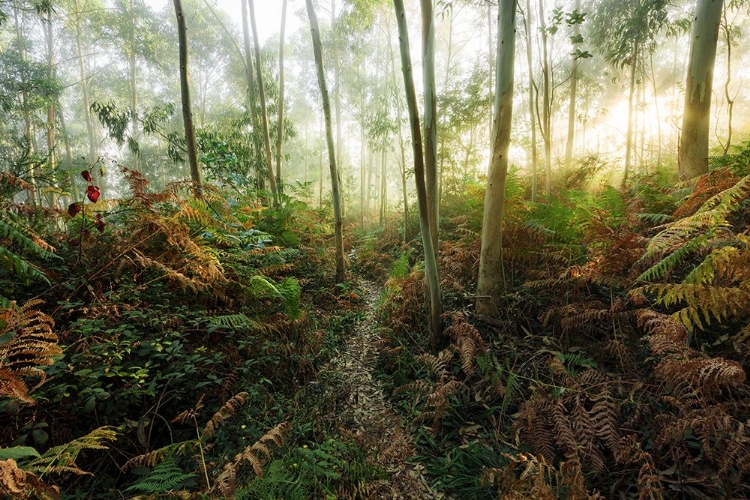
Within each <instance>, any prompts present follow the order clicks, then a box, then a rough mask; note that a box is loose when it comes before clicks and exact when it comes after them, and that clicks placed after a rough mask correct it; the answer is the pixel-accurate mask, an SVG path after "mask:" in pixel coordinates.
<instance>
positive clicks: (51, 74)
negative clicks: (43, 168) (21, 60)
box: [44, 10, 59, 208]
mask: <svg viewBox="0 0 750 500" xmlns="http://www.w3.org/2000/svg"><path fill="white" fill-rule="evenodd" d="M44 23H45V24H46V26H45V28H46V29H45V38H46V41H47V78H49V80H50V81H52V80H53V79H54V78H55V73H56V71H55V39H54V33H53V30H52V11H51V10H50V11H49V12H47V17H46V18H45V19H44ZM55 104H56V101H55V100H50V103H49V105H48V106H47V155H48V156H49V166H50V171H51V172H52V183H53V187H54V189H53V191H52V194H51V197H50V206H51V207H53V208H57V206H58V192H57V189H58V187H59V186H58V181H57V180H58V178H59V172H58V171H57V146H56V140H57V139H56V137H55V131H56V127H55V124H56V121H57V120H56V119H55V115H56V110H55Z"/></svg>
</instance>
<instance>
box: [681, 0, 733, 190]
mask: <svg viewBox="0 0 750 500" xmlns="http://www.w3.org/2000/svg"><path fill="white" fill-rule="evenodd" d="M723 6H724V1H723V0H698V7H697V9H696V16H695V24H694V25H693V40H692V43H691V45H690V63H689V65H688V71H687V78H686V85H685V108H684V112H683V114H682V135H681V137H680V150H679V162H678V164H679V171H680V178H681V179H683V180H688V179H692V178H694V177H697V176H699V175H701V174H705V173H706V172H708V130H709V120H710V118H711V96H712V95H713V93H712V91H711V88H712V85H713V79H714V62H715V61H716V43H717V40H718V38H719V25H720V23H721V10H722V8H723Z"/></svg>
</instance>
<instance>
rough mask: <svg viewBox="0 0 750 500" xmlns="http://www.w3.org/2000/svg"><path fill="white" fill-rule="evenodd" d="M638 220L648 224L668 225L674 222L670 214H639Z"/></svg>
mask: <svg viewBox="0 0 750 500" xmlns="http://www.w3.org/2000/svg"><path fill="white" fill-rule="evenodd" d="M637 218H638V220H640V221H642V222H646V223H648V224H666V223H667V222H669V221H670V220H672V216H671V215H669V214H638V215H637Z"/></svg>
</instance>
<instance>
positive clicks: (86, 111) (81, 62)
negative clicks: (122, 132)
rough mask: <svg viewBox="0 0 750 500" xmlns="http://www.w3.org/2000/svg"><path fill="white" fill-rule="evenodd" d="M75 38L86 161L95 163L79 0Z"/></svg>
mask: <svg viewBox="0 0 750 500" xmlns="http://www.w3.org/2000/svg"><path fill="white" fill-rule="evenodd" d="M75 9H76V12H75V16H76V18H75V31H76V33H75V38H76V56H77V57H78V70H79V74H80V78H81V95H82V97H83V118H84V121H85V122H86V136H87V138H88V146H89V149H88V155H87V156H86V161H87V162H88V163H89V164H90V165H93V164H94V162H96V158H97V156H98V154H97V151H96V149H97V148H96V137H95V135H94V123H93V121H92V119H91V100H90V98H89V81H88V76H87V75H86V60H85V59H84V57H83V41H82V38H83V27H82V26H81V21H82V18H83V13H82V12H81V5H80V3H79V0H75Z"/></svg>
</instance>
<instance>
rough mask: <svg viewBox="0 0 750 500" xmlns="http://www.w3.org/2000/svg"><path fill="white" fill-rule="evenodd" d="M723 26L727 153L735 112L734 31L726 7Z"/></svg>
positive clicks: (725, 146) (723, 147)
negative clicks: (733, 93)
mask: <svg viewBox="0 0 750 500" xmlns="http://www.w3.org/2000/svg"><path fill="white" fill-rule="evenodd" d="M721 27H722V30H723V31H724V40H725V41H726V43H727V79H726V80H725V82H724V98H726V100H727V142H726V143H724V144H722V146H721V148H722V149H723V150H724V154H725V155H726V154H727V153H728V152H729V146H731V145H732V115H733V114H734V98H732V96H731V94H730V93H729V85H730V84H731V83H732V32H731V30H730V25H729V21H728V20H727V11H726V9H724V21H723V22H722V23H721Z"/></svg>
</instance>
